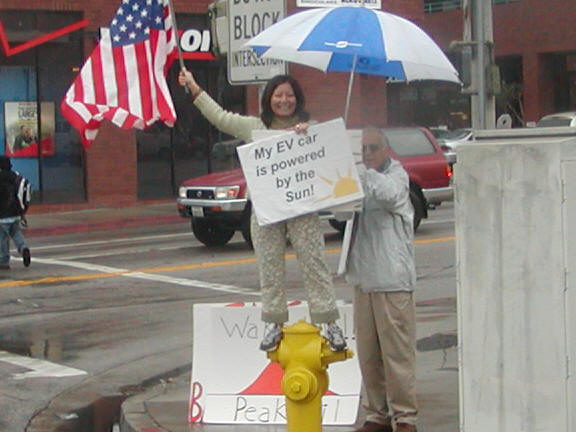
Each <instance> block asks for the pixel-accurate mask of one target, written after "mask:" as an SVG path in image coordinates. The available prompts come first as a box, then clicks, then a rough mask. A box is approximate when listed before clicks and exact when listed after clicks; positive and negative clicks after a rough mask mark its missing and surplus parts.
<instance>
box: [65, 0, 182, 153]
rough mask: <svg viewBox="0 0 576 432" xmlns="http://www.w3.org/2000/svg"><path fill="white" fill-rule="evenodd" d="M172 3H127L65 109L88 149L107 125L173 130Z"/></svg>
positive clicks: (70, 92) (144, 0) (138, 0)
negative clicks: (169, 78)
mask: <svg viewBox="0 0 576 432" xmlns="http://www.w3.org/2000/svg"><path fill="white" fill-rule="evenodd" d="M168 2H169V0H123V1H122V4H121V5H120V7H119V8H118V11H117V12H116V16H115V17H114V19H113V20H112V22H111V23H110V27H109V28H104V29H101V39H100V42H99V44H98V45H97V46H96V48H94V51H92V53H91V54H90V57H89V58H88V60H87V61H86V63H84V66H82V69H81V71H80V73H79V74H78V76H77V77H76V79H75V80H74V83H73V84H72V86H71V87H70V88H69V89H68V92H67V93H66V96H65V97H64V100H62V103H61V105H60V109H61V110H62V114H63V115H64V116H65V117H66V119H68V121H69V122H70V123H71V124H72V125H73V126H74V127H75V128H76V129H78V131H79V132H80V134H81V136H82V142H83V144H84V147H85V148H88V147H89V146H90V144H91V143H92V141H93V140H94V139H95V138H96V135H97V134H98V128H99V127H100V123H101V122H102V120H104V119H107V120H110V121H111V122H112V123H114V124H115V125H117V126H119V127H121V128H123V129H130V128H138V129H144V128H146V127H148V126H150V125H151V124H152V123H154V122H155V121H157V120H161V121H163V122H165V123H166V124H167V125H170V126H171V125H172V124H173V123H174V121H175V120H176V113H175V111H174V105H173V104H172V99H171V97H170V91H169V90H168V85H167V84H166V79H165V76H166V71H167V70H168V68H169V67H170V65H171V64H172V61H173V60H174V58H175V56H176V43H177V39H176V37H175V32H174V31H173V28H172V17H171V16H170V13H171V12H170V8H169V6H168Z"/></svg>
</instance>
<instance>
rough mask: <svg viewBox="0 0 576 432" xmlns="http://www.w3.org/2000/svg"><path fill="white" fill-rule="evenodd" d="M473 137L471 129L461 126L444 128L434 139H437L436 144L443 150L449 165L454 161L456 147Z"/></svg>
mask: <svg viewBox="0 0 576 432" xmlns="http://www.w3.org/2000/svg"><path fill="white" fill-rule="evenodd" d="M473 138H474V133H473V131H472V129H468V128H463V129H454V130H446V131H445V133H443V134H441V135H440V136H438V137H437V138H436V139H437V141H438V145H439V146H440V148H441V149H442V151H443V152H444V155H445V156H446V159H447V160H448V163H450V165H454V164H455V163H456V147H458V146H461V145H462V144H466V143H467V142H470V141H472V139H473Z"/></svg>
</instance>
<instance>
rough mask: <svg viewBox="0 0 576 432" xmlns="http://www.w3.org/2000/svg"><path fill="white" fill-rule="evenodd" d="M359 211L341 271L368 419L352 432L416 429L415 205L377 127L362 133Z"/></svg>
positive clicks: (403, 177)
mask: <svg viewBox="0 0 576 432" xmlns="http://www.w3.org/2000/svg"><path fill="white" fill-rule="evenodd" d="M362 161H363V164H362V165H360V166H359V175H360V179H361V182H362V187H363V190H364V194H365V197H364V200H363V208H362V212H361V213H359V214H357V215H356V216H355V221H354V222H355V226H354V230H353V234H352V239H351V242H352V246H351V250H350V256H349V260H348V264H347V271H346V278H347V281H348V282H349V283H350V284H352V285H353V286H354V291H355V292H354V327H355V331H356V344H357V349H358V361H359V363H360V370H361V373H362V380H363V406H364V408H365V409H366V422H365V423H364V425H363V426H362V427H360V428H359V429H357V431H356V432H393V431H394V432H415V431H416V426H415V425H416V420H417V414H418V408H417V403H416V394H415V393H416V392H415V359H416V341H415V330H416V316H415V307H414V299H413V295H412V294H413V291H414V287H415V282H416V271H415V266H414V247H413V238H414V229H413V217H414V209H413V207H412V204H411V202H410V185H409V179H408V174H407V173H406V171H405V170H404V168H403V167H402V165H401V164H400V162H398V161H396V160H393V159H391V158H390V147H389V144H388V141H387V139H386V137H385V136H384V135H383V133H382V131H381V130H380V129H377V128H366V129H365V130H364V131H363V134H362Z"/></svg>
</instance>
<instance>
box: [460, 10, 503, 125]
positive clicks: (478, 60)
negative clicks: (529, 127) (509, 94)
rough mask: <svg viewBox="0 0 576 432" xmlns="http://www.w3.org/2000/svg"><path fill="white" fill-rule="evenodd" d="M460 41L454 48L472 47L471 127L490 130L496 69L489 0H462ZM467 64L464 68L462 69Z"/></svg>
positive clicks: (494, 106)
mask: <svg viewBox="0 0 576 432" xmlns="http://www.w3.org/2000/svg"><path fill="white" fill-rule="evenodd" d="M462 10H463V17H464V34H463V42H461V43H459V42H456V43H455V44H456V46H460V47H462V46H464V47H466V46H467V47H472V53H473V55H472V57H471V61H470V65H469V66H470V79H471V82H470V87H468V88H467V89H464V91H465V93H468V94H470V96H471V99H470V102H471V115H472V128H473V129H475V130H477V129H494V128H495V125H496V98H495V93H496V88H495V85H496V84H497V83H496V80H497V79H498V77H497V75H496V76H495V72H496V68H495V67H494V37H493V30H492V1H491V0H464V1H463V6H462ZM466 66H467V65H465V67H466Z"/></svg>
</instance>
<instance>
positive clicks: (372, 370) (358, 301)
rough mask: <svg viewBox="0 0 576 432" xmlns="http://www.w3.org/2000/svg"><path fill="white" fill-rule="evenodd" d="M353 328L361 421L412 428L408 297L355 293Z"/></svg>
mask: <svg viewBox="0 0 576 432" xmlns="http://www.w3.org/2000/svg"><path fill="white" fill-rule="evenodd" d="M354 325H355V329H356V343H357V349H358V360H359V362H360V370H361V372H362V380H363V383H364V385H363V406H364V408H365V409H366V420H369V421H372V422H375V423H380V424H388V425H389V424H391V423H408V424H413V425H415V424H416V418H417V414H418V408H417V403H416V389H415V384H416V378H415V361H416V313H415V307H414V299H413V296H412V293H411V292H405V291H400V292H376V293H364V292H363V291H362V290H361V289H360V288H359V287H356V288H355V298H354Z"/></svg>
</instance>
